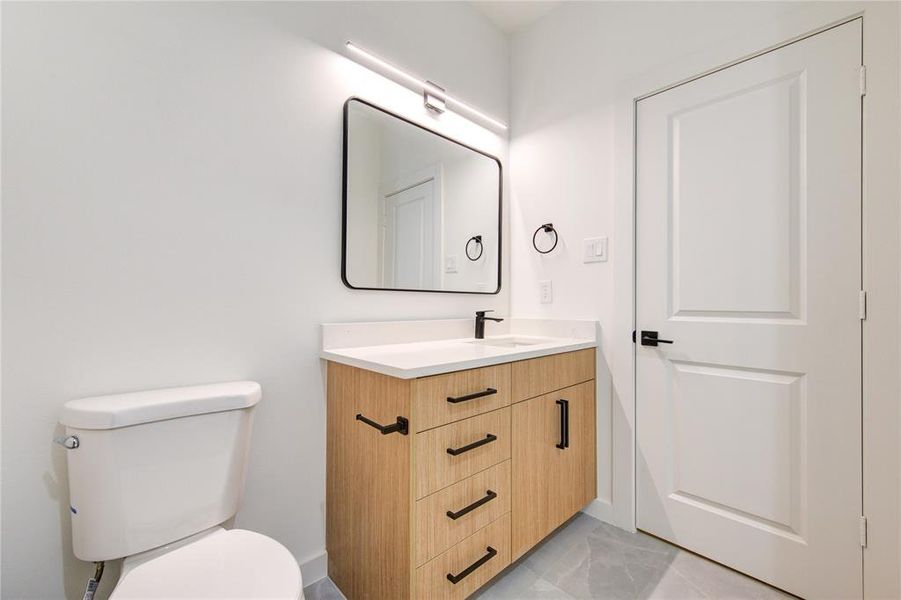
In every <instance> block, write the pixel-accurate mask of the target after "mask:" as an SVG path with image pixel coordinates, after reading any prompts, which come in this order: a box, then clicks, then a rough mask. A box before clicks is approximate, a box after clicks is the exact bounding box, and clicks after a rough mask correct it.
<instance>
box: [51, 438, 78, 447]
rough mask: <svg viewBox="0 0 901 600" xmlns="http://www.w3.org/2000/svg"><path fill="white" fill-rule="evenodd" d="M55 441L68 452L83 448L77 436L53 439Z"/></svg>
mask: <svg viewBox="0 0 901 600" xmlns="http://www.w3.org/2000/svg"><path fill="white" fill-rule="evenodd" d="M53 441H54V442H55V443H57V444H59V445H60V446H62V447H63V448H66V449H67V450H75V449H76V448H78V447H79V446H81V441H79V439H78V436H77V435H67V436H60V437H55V438H53Z"/></svg>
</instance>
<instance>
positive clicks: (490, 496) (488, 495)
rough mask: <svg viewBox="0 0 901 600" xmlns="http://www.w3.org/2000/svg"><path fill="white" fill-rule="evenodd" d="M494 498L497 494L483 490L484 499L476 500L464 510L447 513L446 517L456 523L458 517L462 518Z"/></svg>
mask: <svg viewBox="0 0 901 600" xmlns="http://www.w3.org/2000/svg"><path fill="white" fill-rule="evenodd" d="M495 498H497V493H496V492H492V491H491V490H485V497H484V498H479V499H478V500H476V501H475V502H473V503H472V504H470V505H469V506H466V507H464V508H461V509H460V510H458V511H457V512H453V511H447V516H448V517H450V518H451V519H453V520H454V521H456V520H457V519H459V518H460V517H462V516H463V515H465V514H466V513H468V512H472V511H474V510H475V509H477V508H478V507H480V506H482V505H483V504H486V503H488V502H491V501H492V500H494V499H495Z"/></svg>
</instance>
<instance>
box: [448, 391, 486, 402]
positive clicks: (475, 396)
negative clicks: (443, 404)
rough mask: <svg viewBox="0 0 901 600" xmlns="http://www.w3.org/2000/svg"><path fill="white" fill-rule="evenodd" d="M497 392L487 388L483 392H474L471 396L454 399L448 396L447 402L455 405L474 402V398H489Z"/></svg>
mask: <svg viewBox="0 0 901 600" xmlns="http://www.w3.org/2000/svg"><path fill="white" fill-rule="evenodd" d="M496 393H497V390H496V389H494V388H487V389H486V390H485V391H484V392H475V393H473V394H467V395H465V396H457V397H456V398H455V397H453V396H448V397H447V401H448V402H450V403H451V404H456V403H457V402H466V401H467V400H475V399H476V398H482V397H484V396H490V395H491V394H496Z"/></svg>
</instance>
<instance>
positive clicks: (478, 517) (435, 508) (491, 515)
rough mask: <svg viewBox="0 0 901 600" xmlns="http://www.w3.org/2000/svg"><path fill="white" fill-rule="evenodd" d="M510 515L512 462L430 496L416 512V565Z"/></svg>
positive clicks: (497, 466) (414, 558) (420, 503)
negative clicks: (507, 514)
mask: <svg viewBox="0 0 901 600" xmlns="http://www.w3.org/2000/svg"><path fill="white" fill-rule="evenodd" d="M508 512H510V461H509V460H505V461H504V462H502V463H500V464H498V465H495V466H493V467H491V468H490V469H486V470H484V471H481V472H479V473H476V474H475V475H473V476H471V477H468V478H466V479H464V480H463V481H460V482H458V483H455V484H453V485H452V486H450V487H446V488H444V489H443V490H441V491H438V492H435V493H434V494H432V495H431V496H426V497H425V498H423V499H422V500H419V501H418V502H417V503H416V508H415V511H414V519H415V522H414V529H413V531H414V534H413V535H414V538H413V561H414V563H413V564H414V565H416V566H419V565H421V564H422V563H424V562H426V561H428V560H430V559H432V558H434V557H436V556H438V555H439V554H441V553H442V552H444V551H445V550H447V549H448V548H450V547H451V546H453V545H454V544H456V543H457V542H459V541H460V540H462V539H463V538H465V537H467V536H469V535H472V534H473V533H475V532H476V531H477V530H479V529H481V528H482V527H484V526H485V525H487V524H489V523H491V522H492V521H494V520H496V519H497V518H498V517H500V516H501V515H503V514H505V513H508ZM448 513H452V514H448ZM460 513H464V514H460Z"/></svg>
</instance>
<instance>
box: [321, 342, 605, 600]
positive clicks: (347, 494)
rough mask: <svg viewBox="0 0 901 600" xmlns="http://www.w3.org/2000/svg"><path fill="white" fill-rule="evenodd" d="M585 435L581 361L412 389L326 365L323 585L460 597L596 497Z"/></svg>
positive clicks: (586, 364) (581, 355) (590, 375)
mask: <svg viewBox="0 0 901 600" xmlns="http://www.w3.org/2000/svg"><path fill="white" fill-rule="evenodd" d="M595 422H596V420H595V349H594V348H589V349H584V350H577V351H574V352H565V353H561V354H552V355H549V356H542V357H539V358H531V359H528V360H521V361H518V362H508V363H504V364H498V365H492V366H488V367H482V368H476V369H470V370H465V371H456V372H451V373H444V374H440V375H432V376H428V377H420V378H415V379H399V378H395V377H391V376H388V375H383V374H380V373H376V372H373V371H368V370H365V369H361V368H357V367H353V366H348V365H345V364H339V363H337V362H331V361H330V362H329V363H328V449H327V454H328V459H327V460H328V483H327V507H326V547H327V550H328V573H329V576H330V577H331V578H332V580H333V581H334V582H335V584H336V585H337V586H338V587H339V588H340V589H341V591H342V592H343V593H344V594H345V596H347V597H348V598H349V599H350V600H360V599H364V598H367V599H385V600H389V599H405V598H414V599H426V598H459V599H462V598H465V597H467V596H469V595H470V594H472V593H473V592H474V591H476V590H477V589H478V588H479V587H481V586H482V585H484V584H485V583H486V582H487V581H488V580H490V579H491V578H492V577H494V576H495V575H497V574H498V573H499V572H500V571H502V570H503V569H504V568H505V567H506V566H507V565H509V564H510V563H511V562H512V561H514V560H516V559H517V558H519V557H520V556H522V555H523V554H524V553H525V552H527V551H528V550H529V549H530V548H532V547H533V546H534V545H535V544H536V543H538V542H539V541H540V540H541V539H542V538H544V537H545V536H547V535H548V534H549V533H551V532H552V531H553V530H554V529H555V528H556V527H558V526H559V525H561V524H562V523H563V522H564V521H566V520H567V519H568V518H570V517H571V516H573V515H574V514H575V513H576V512H578V511H579V510H580V509H581V508H582V507H583V506H585V505H586V504H587V503H588V502H590V501H591V500H592V499H593V498H594V497H595V495H596V451H595V446H596V444H595ZM376 425H382V426H388V429H389V431H390V430H394V431H391V432H390V433H385V434H383V433H381V432H380V430H379V429H378V428H377V427H376Z"/></svg>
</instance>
